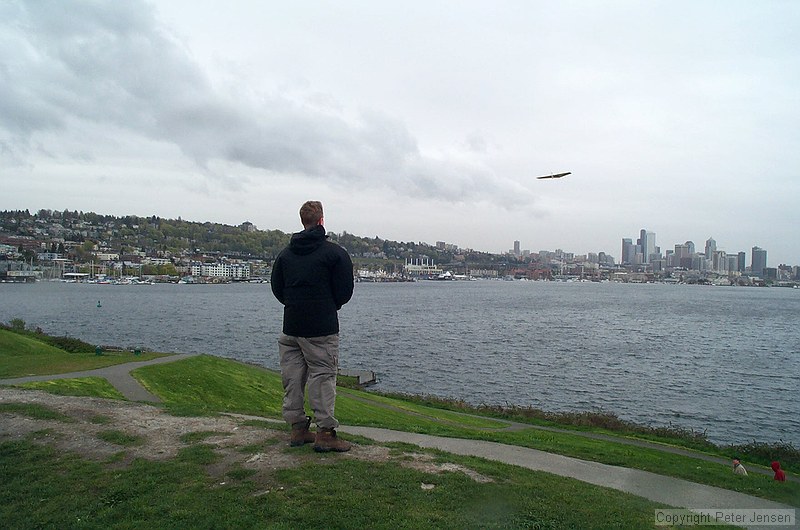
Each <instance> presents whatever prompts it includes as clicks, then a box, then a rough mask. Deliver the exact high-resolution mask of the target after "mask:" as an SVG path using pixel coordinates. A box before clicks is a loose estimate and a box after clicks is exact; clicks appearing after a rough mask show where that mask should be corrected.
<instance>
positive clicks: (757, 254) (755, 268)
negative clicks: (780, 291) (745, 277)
mask: <svg viewBox="0 0 800 530" xmlns="http://www.w3.org/2000/svg"><path fill="white" fill-rule="evenodd" d="M766 268H767V251H766V250H764V249H763V248H760V247H753V250H752V253H751V254H750V272H752V273H753V275H754V276H758V277H759V278H763V277H764V269H766Z"/></svg>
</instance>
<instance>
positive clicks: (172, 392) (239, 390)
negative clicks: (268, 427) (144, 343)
mask: <svg viewBox="0 0 800 530" xmlns="http://www.w3.org/2000/svg"><path fill="white" fill-rule="evenodd" d="M132 375H133V376H134V377H135V378H137V379H139V380H140V381H141V382H142V383H143V384H144V386H145V387H146V388H147V389H148V390H150V392H152V393H154V394H155V395H157V396H159V397H160V398H161V399H162V400H164V402H165V403H168V404H169V405H170V406H173V407H183V408H184V409H188V410H196V411H201V412H217V411H228V412H239V413H243V414H254V415H258V416H267V417H275V418H280V416H281V402H282V400H283V387H282V385H281V380H280V376H278V375H277V374H275V373H274V372H268V371H267V370H264V369H261V368H258V367H254V366H250V365H246V364H242V363H237V362H234V361H230V360H227V359H222V358H220V357H213V356H210V355H200V356H197V357H190V358H188V359H184V360H183V361H178V362H174V363H167V364H162V365H153V366H144V367H142V368H138V369H136V370H134V371H133V372H132Z"/></svg>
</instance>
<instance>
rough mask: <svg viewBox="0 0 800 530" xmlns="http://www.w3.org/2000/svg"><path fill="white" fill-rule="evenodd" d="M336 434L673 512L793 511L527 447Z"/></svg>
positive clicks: (370, 431)
mask: <svg viewBox="0 0 800 530" xmlns="http://www.w3.org/2000/svg"><path fill="white" fill-rule="evenodd" d="M338 430H339V431H340V432H342V433H347V434H356V435H359V436H364V437H366V438H370V439H372V440H375V441H377V442H405V443H409V444H413V445H417V446H419V447H424V448H428V449H439V450H441V451H445V452H448V453H454V454H458V455H466V456H477V457H481V458H486V459H488V460H494V461H496V462H503V463H505V464H512V465H516V466H521V467H525V468H528V469H532V470H534V471H545V472H547V473H552V474H554V475H560V476H562V477H570V478H574V479H577V480H580V481H582V482H588V483H590V484H595V485H597V486H604V487H607V488H612V489H615V490H619V491H624V492H627V493H631V494H633V495H637V496H639V497H644V498H646V499H649V500H651V501H654V502H658V503H663V504H666V505H668V506H674V507H677V508H687V509H691V508H711V509H789V510H795V508H794V507H792V506H789V505H785V504H781V503H779V502H775V501H770V500H766V499H762V498H759V497H753V496H751V495H745V494H743V493H738V492H735V491H730V490H725V489H721V488H717V487H714V486H705V485H702V484H696V483H694V482H689V481H687V480H683V479H679V478H673V477H666V476H662V475H657V474H655V473H650V472H648V471H640V470H638V469H628V468H624V467H618V466H611V465H608V464H600V463H598V462H589V461H586V460H579V459H577V458H571V457H567V456H561V455H556V454H552V453H546V452H544V451H538V450H536V449H529V448H526V447H518V446H513V445H505V444H500V443H496V442H487V441H483V440H465V439H460V438H443V437H441V436H430V435H427V434H415V433H408V432H400V431H390V430H388V429H378V428H375V427H347V426H343V425H342V426H339V428H338ZM748 528H758V527H748ZM772 528H774V527H772Z"/></svg>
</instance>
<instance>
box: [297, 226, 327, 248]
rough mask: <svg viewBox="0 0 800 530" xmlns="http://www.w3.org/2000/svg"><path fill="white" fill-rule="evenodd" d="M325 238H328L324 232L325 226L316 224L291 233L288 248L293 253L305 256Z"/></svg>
mask: <svg viewBox="0 0 800 530" xmlns="http://www.w3.org/2000/svg"><path fill="white" fill-rule="evenodd" d="M326 239H328V236H327V235H326V234H325V228H324V227H323V226H322V225H316V226H313V227H311V228H307V229H306V230H303V231H302V232H297V233H296V234H292V239H291V240H290V241H289V250H291V251H292V253H294V254H298V255H300V256H305V255H307V254H311V253H312V252H314V251H315V250H317V249H318V248H319V247H320V245H322V244H323V243H324V242H325V240H326Z"/></svg>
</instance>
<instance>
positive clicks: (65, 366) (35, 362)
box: [0, 329, 164, 379]
mask: <svg viewBox="0 0 800 530" xmlns="http://www.w3.org/2000/svg"><path fill="white" fill-rule="evenodd" d="M163 356H164V354H160V353H153V352H145V353H142V354H141V355H139V356H135V355H133V354H132V353H130V352H110V353H104V354H103V355H95V354H94V353H68V352H66V351H64V350H61V349H59V348H56V347H54V346H50V345H48V344H45V343H44V342H42V341H40V340H37V339H36V338H33V337H29V336H26V335H20V334H19V333H14V332H12V331H9V330H7V329H0V378H3V379H9V378H15V377H25V376H29V375H51V374H63V373H69V372H79V371H84V370H93V369H95V368H103V367H106V366H112V365H115V364H122V363H127V362H132V361H146V360H148V359H153V358H156V357H163Z"/></svg>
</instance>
